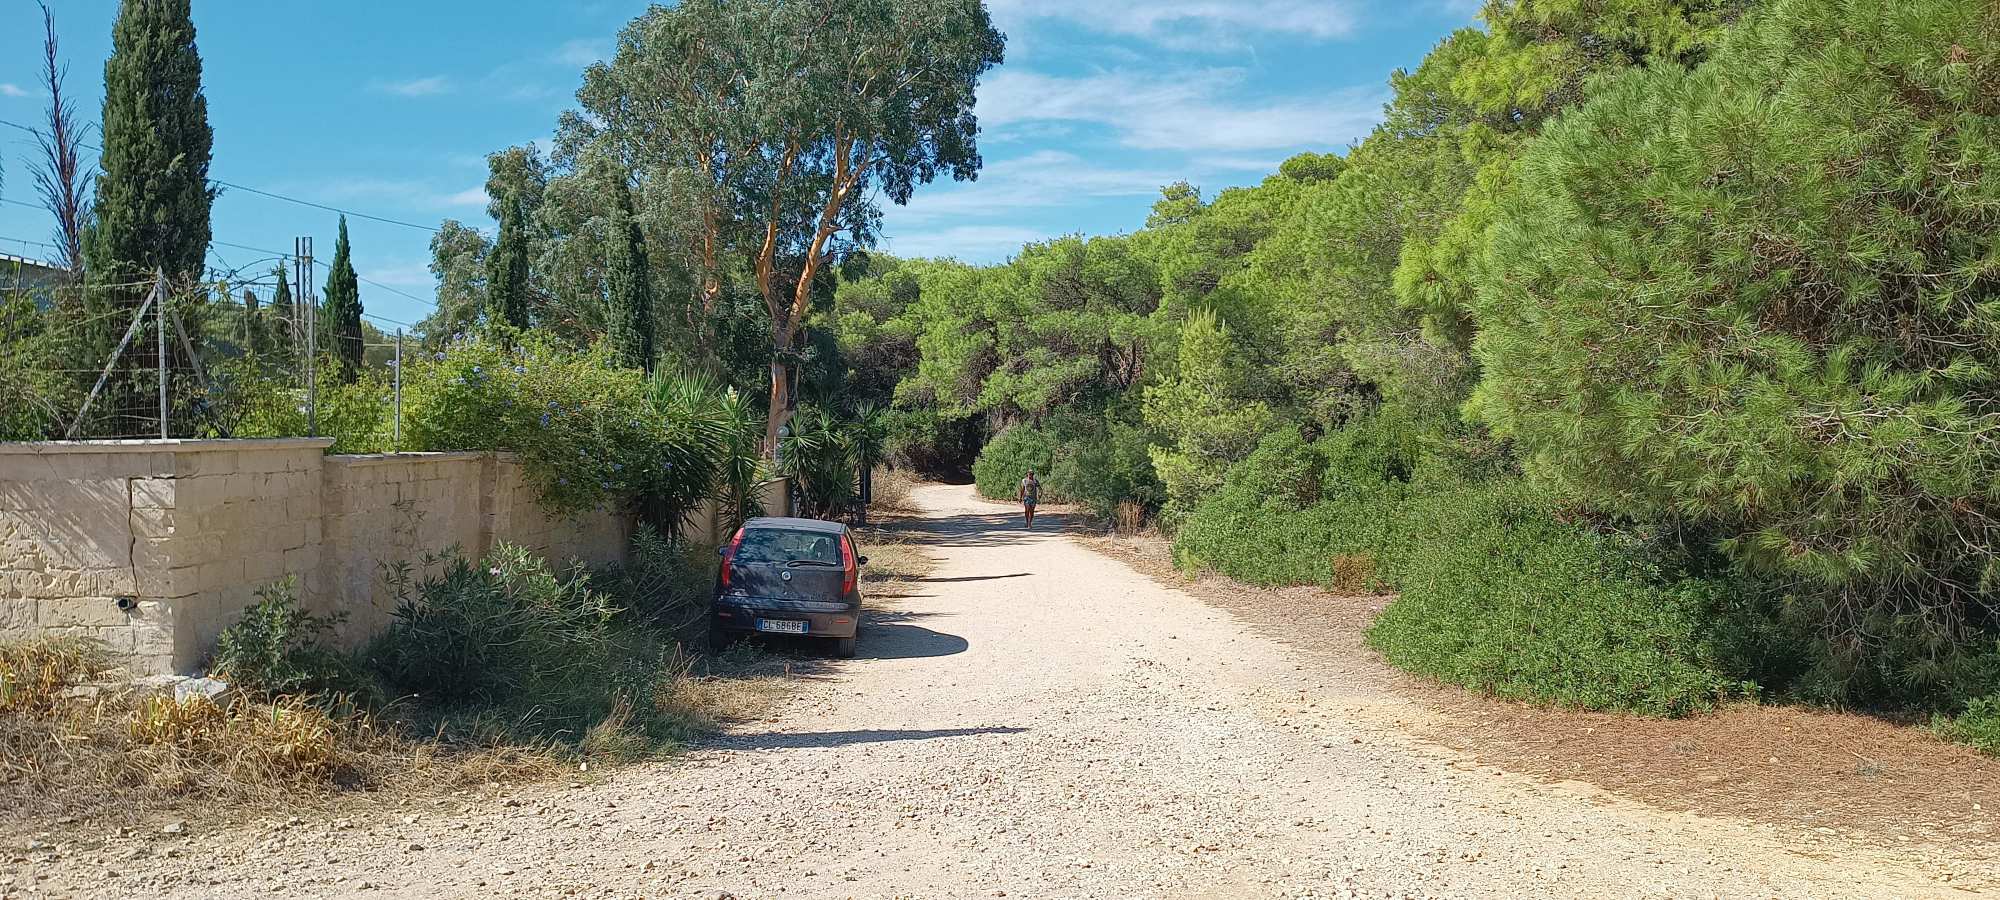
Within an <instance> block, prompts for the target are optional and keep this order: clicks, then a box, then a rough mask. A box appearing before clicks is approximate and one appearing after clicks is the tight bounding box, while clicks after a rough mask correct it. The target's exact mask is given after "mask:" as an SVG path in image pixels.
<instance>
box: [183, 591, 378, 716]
mask: <svg viewBox="0 0 2000 900" xmlns="http://www.w3.org/2000/svg"><path fill="white" fill-rule="evenodd" d="M257 598H258V599H257V602H256V603H253V604H251V605H250V607H249V608H247V609H245V610H244V611H243V618H241V619H239V620H237V622H236V624H234V625H231V626H229V627H228V628H225V629H223V630H222V635H221V636H220V637H219V638H217V640H216V644H215V656H214V658H213V659H212V660H211V662H210V666H209V668H210V669H211V670H212V671H213V672H214V673H215V676H216V677H217V678H221V679H223V680H224V681H227V682H229V683H230V684H231V685H233V686H235V687H238V688H242V689H244V690H247V691H251V692H253V693H257V694H262V695H264V696H266V697H282V696H301V695H302V696H317V697H332V696H334V695H348V696H351V697H357V698H360V699H363V700H366V699H369V698H370V697H371V696H372V694H373V691H374V685H373V683H372V682H371V681H370V679H369V678H368V676H367V675H366V673H365V672H364V671H363V669H362V667H361V666H360V665H359V664H358V663H357V662H356V661H355V659H354V658H353V657H352V656H350V655H349V654H347V653H344V652H342V651H340V650H339V649H337V648H335V647H333V646H332V645H331V644H330V643H328V638H329V637H330V635H331V634H332V632H333V629H334V628H335V626H337V625H338V624H339V622H340V619H339V617H338V616H317V615H314V614H312V613H311V612H309V611H307V610H306V609H305V608H304V607H303V606H301V605H300V604H299V599H298V593H297V587H296V583H295V582H294V580H293V579H290V578H287V579H285V580H284V581H281V582H278V583H276V584H271V585H266V586H264V587H262V588H259V589H258V591H257Z"/></svg>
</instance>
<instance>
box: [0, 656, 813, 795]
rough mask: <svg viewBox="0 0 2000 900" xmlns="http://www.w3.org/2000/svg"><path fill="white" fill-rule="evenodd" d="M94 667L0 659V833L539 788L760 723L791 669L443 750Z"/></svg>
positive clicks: (676, 690)
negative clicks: (543, 733)
mask: <svg viewBox="0 0 2000 900" xmlns="http://www.w3.org/2000/svg"><path fill="white" fill-rule="evenodd" d="M102 660H103V656H102V654H100V653H97V652H94V651H93V650H92V649H91V648H90V647H88V646H87V645H84V644H81V643H76V642H65V641H36V642H33V643H28V644H15V645H0V809H7V810H8V811H9V818H10V820H11V821H10V822H8V823H6V824H7V827H8V828H21V829H27V828H35V827H44V826H46V824H47V823H48V822H49V821H52V820H57V819H59V818H60V819H63V820H81V821H86V822H99V823H102V822H126V821H134V820H136V819H138V818H140V817H144V816H147V815H151V814H159V813H166V812H175V813H178V814H181V815H185V816H188V817H190V818H194V817H200V816H202V815H204V814H215V813H221V812H226V813H228V814H230V815H232V816H236V815H240V814H241V812H242V811H244V810H246V809H252V810H254V809H270V810H276V809H290V810H297V809H302V808H306V807H314V806H321V805H326V804H335V805H339V804H341V803H343V801H344V799H345V798H359V797H372V798H375V799H373V800H370V801H369V802H381V799H380V798H381V797H382V796H383V795H388V796H389V797H390V798H395V797H401V796H421V795H435V794H438V793H441V792H445V791H452V790H458V789H463V788H471V787H476V786H479V785H482V784H492V783H496V782H517V781H522V780H535V779H543V778H548V777H553V776H555V775H558V774H560V773H564V772H571V773H573V772H575V771H576V770H577V764H578V763H579V762H603V763H610V764H616V763H622V762H630V761H634V760H638V759H644V758H652V757H657V756H659V755H660V754H662V753H663V752H668V751H671V750H673V749H676V748H678V747H679V746H681V745H683V744H685V743H686V742H688V741H692V740H694V739H696V738H698V737H700V736H701V735H703V734H706V733H708V732H711V731H713V730H715V729H718V728H721V727H723V726H724V725H727V724H729V723H731V722H736V721H742V720H745V719H749V718H752V717H754V716H756V715H758V714H759V713H760V712H761V710H763V709H765V708H767V707H768V706H769V704H770V703H772V702H773V701H774V699H775V698H777V697H778V696H780V695H782V694H783V693H784V692H785V691H787V690H789V689H790V686H791V681H792V680H793V679H792V675H793V673H792V672H791V671H790V664H789V663H787V662H786V661H784V660H782V659H778V658H776V657H772V656H768V655H766V654H762V653H757V652H754V651H752V650H749V649H747V648H746V649H740V650H734V651H731V652H730V653H727V654H723V655H722V656H719V657H697V656H689V655H685V654H676V655H675V656H674V657H672V658H671V660H670V661H669V662H668V663H667V664H666V665H664V666H663V667H662V669H661V671H660V672H659V674H658V676H657V677H658V679H659V681H658V683H657V685H656V688H655V690H654V691H653V695H652V703H653V704H654V707H655V709H654V710H652V712H654V713H656V715H652V716H642V715H640V714H639V713H640V712H641V711H639V710H635V709H633V708H632V706H631V703H630V701H629V700H621V701H619V704H618V706H617V707H616V708H615V709H614V711H613V714H612V715H611V716H610V717H608V718H607V719H605V720H604V721H602V722H600V723H598V724H597V725H596V726H595V727H593V728H592V729H590V731H589V732H588V733H587V734H585V735H584V736H583V737H582V738H581V740H579V741H578V742H577V743H576V744H575V745H574V746H570V745H564V744H560V743H557V742H555V741H552V740H540V741H537V740H532V739H524V738H521V737H519V736H517V735H515V734H513V733H510V732H508V731H507V730H505V729H492V730H488V731H484V732H478V731H475V732H474V733H475V734H483V735H484V736H481V737H469V736H467V735H466V734H464V733H460V734H458V735H456V736H454V737H453V738H450V739H447V738H445V737H444V736H443V735H444V734H445V731H444V730H443V729H442V728H439V729H436V730H434V731H426V730H424V729H425V728H426V727H428V726H423V725H418V724H415V723H416V721H418V720H417V719H408V718H398V716H399V714H400V713H407V712H411V710H402V709H397V708H394V707H392V708H391V709H389V710H386V711H384V712H382V713H380V714H371V713H367V712H363V711H359V710H356V709H354V708H352V707H351V706H348V705H344V704H341V703H338V702H327V701H317V702H316V701H313V700H308V699H304V698H296V697H288V698H279V699H277V700H262V699H258V698H253V697H250V696H247V695H245V694H242V693H240V692H236V691H228V692H225V693H223V694H221V695H218V696H216V697H214V698H210V697H206V696H200V695H189V696H186V697H180V698H176V697H175V696H173V695H172V694H171V693H167V692H163V691H159V690H156V689H142V688H137V687H134V686H131V685H128V684H122V683H113V682H111V681H109V680H108V676H107V672H106V668H105V666H104V665H103V662H102ZM336 699H337V698H336ZM642 720H643V723H642ZM663 723H664V724H663ZM433 724H435V723H433ZM663 728H664V730H665V733H662V729H663ZM0 830H5V829H0Z"/></svg>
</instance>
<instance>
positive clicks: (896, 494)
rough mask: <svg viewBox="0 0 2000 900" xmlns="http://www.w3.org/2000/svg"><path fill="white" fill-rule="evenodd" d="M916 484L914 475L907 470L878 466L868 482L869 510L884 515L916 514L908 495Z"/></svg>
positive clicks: (914, 488)
mask: <svg viewBox="0 0 2000 900" xmlns="http://www.w3.org/2000/svg"><path fill="white" fill-rule="evenodd" d="M918 484H919V481H918V479H917V476H916V473H914V472H911V471H909V470H908V469H890V468H887V467H880V466H878V467H877V468H876V469H875V471H874V473H873V474H872V476H871V479H870V482H869V489H870V491H871V492H872V494H873V496H872V497H871V502H870V504H869V508H870V509H873V510H875V511H877V512H884V513H913V512H916V511H917V508H916V505H915V504H914V503H912V502H911V501H910V495H911V493H912V492H913V491H915V490H916V486H917V485H918Z"/></svg>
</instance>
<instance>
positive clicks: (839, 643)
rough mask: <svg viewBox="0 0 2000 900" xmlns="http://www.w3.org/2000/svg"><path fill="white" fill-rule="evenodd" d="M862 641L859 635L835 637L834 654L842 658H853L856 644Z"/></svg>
mask: <svg viewBox="0 0 2000 900" xmlns="http://www.w3.org/2000/svg"><path fill="white" fill-rule="evenodd" d="M860 642H861V639H860V638H859V637H846V638H835V639H834V642H833V655H835V656H838V657H840V658H841V659H853V658H854V648H855V645H857V644H859V643H860Z"/></svg>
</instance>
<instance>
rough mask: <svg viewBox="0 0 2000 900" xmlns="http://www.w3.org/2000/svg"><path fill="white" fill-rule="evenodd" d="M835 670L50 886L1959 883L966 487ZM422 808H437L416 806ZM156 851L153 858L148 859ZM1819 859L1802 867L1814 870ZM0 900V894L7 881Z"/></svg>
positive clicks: (1458, 892)
mask: <svg viewBox="0 0 2000 900" xmlns="http://www.w3.org/2000/svg"><path fill="white" fill-rule="evenodd" d="M915 502H917V503H918V504H920V505H921V506H922V507H923V508H924V509H925V511H926V514H927V518H926V519H925V520H924V521H923V522H922V523H920V525H919V526H918V528H919V530H920V533H921V539H922V541H923V542H924V543H925V544H927V545H928V547H929V549H930V552H931V553H932V555H933V556H934V557H935V558H936V560H937V563H938V566H937V569H936V571H935V572H934V573H932V574H931V575H930V576H928V577H926V578H924V579H921V580H920V581H919V582H917V583H914V584H906V585H905V586H904V591H903V593H905V594H906V596H903V597H900V598H894V599H886V600H885V601H884V604H883V605H884V609H883V611H881V612H879V613H877V614H876V616H875V621H873V623H872V625H871V627H869V628H868V629H867V630H866V631H865V632H864V634H863V638H862V642H861V653H860V656H859V658H857V659H855V660H853V661H850V662H834V663H829V664H828V665H827V667H826V668H825V669H824V671H823V673H821V674H818V675H815V676H813V677H810V678H807V679H804V680H803V682H804V683H802V685H801V687H800V690H799V691H798V692H797V693H796V694H795V695H794V696H792V697H791V698H790V699H789V700H787V701H785V702H784V703H783V704H782V705H781V706H780V707H779V708H777V709H775V710H773V711H772V713H771V715H770V716H769V717H768V719H767V720H765V721H759V722H755V723H751V724H749V725H745V726H742V727H739V728H737V729H735V730H734V731H733V732H732V733H730V734H728V735H725V736H723V737H721V738H718V739H717V740H715V741H714V742H713V743H711V744H710V745H709V746H707V747H705V748H703V749H701V750H698V751H696V752H694V753H691V754H689V755H687V756H685V757H683V758H680V759H678V760H675V761H673V762H670V763H662V764H656V765H648V766H639V767H633V768H628V769H623V770H619V771H617V772H615V773H614V774H612V775H610V776H609V777H608V778H606V779H604V780H601V781H592V782H590V783H578V784H567V785H565V784H555V785H543V786H536V787H526V788H507V789H496V790H494V791H489V792H487V793H486V794H485V795H483V796H465V797H459V798H452V799H447V800H440V801H428V800H426V801H422V802H421V803H418V804H415V805H406V806H401V807H395V808H385V809H382V810H379V811H377V812H376V813H374V814H372V815H356V816H355V817H354V818H353V820H352V821H351V822H349V821H346V820H341V821H335V822H329V821H324V820H310V821H304V822H294V823H290V824H286V823H277V822H271V823H257V824H245V825H243V826H240V827H239V828H236V829H231V830H220V831H217V830H213V829H208V828H203V827H199V826H197V827H194V828H192V829H190V830H189V833H187V834H185V835H178V836H166V835H158V834H150V833H149V834H146V835H143V836H133V837H130V838H110V837H107V840H106V841H105V842H104V844H103V845H102V846H99V847H96V848H88V847H81V848H76V849H73V850H71V851H69V852H68V853H67V854H65V856H64V858H63V860H62V861H61V862H60V863H59V864H58V865H57V867H56V869H55V870H54V871H53V872H50V873H49V874H50V875H51V876H52V877H51V878H50V879H49V880H47V881H44V882H42V883H41V884H40V885H39V888H40V890H42V891H45V892H48V893H53V894H55V895H58V896H61V895H66V894H68V895H80V896H104V897H124V896H169V897H190V898H191V897H224V898H232V897H249V896H259V895H263V896H268V895H271V894H273V893H274V892H275V893H279V894H287V895H297V896H332V897H367V898H372V897H384V896H398V897H402V896H408V897H424V898H435V897H517V896H518V897H549V896H588V897H711V898H713V897H719V896H733V897H741V898H753V897H754V898H765V897H786V896H793V897H917V898H939V897H1001V896H1007V897H1020V898H1068V897H1105V898H1127V897H1185V898H1205V897H1216V898H1222V897H1229V898H1235V897H1357V896H1358V897H1406V896H1408V897H1468V896H1471V897H1489V896H1490V897H1538V896H1553V897H1711V896H1726V897H1850V896H1889V897H1896V896H1903V897H1917V896H1922V897H1932V896H1956V895H1957V894H1958V892H1957V891H1956V890H1955V889H1953V888H1951V887H1949V886H1947V885H1943V884H1936V883H1932V882H1929V881H1926V880H1925V879H1924V878H1923V877H1922V876H1921V875H1920V874H1919V873H1918V872H1917V871H1916V870H1915V869H1914V867H1913V866H1911V864H1910V863H1909V862H1908V861H1907V860H1905V859H1903V858H1901V857H1897V856H1894V855H1891V854H1888V853H1886V852H1877V851H1874V850H1871V849H1868V848H1864V847H1832V846H1829V845H1828V844H1826V843H1824V842H1820V843H1817V844H1812V845H1810V846H1808V844H1807V842H1806V841H1804V840H1803V839H1802V838H1803V837H1804V836H1803V835H1800V834H1791V833H1787V832H1785V831H1782V830H1778V829H1774V828H1771V827H1767V826H1753V825H1750V824H1746V823H1741V822H1735V821H1728V820H1715V819H1703V818H1698V817H1694V816H1689V815H1686V814H1672V813H1667V812H1662V811H1658V810H1654V809H1652V808H1650V807H1646V806H1641V805H1637V804H1634V803H1631V802H1628V801H1622V800H1618V799H1616V798H1613V797H1611V796H1609V795H1605V794H1603V793H1601V792H1594V790H1593V789H1590V788H1586V787H1583V786H1580V785H1570V784H1548V783H1543V782H1537V781H1533V780H1530V779H1527V778H1524V777H1519V776H1515V775H1511V774H1508V773H1505V772H1503V771H1499V770H1496V769H1493V768H1490V767H1482V766H1479V765H1477V764H1474V763H1472V762H1470V761H1469V760H1468V759H1467V758H1466V757H1463V756H1461V755H1458V754H1455V753H1453V752H1451V751H1448V750H1445V749H1442V748H1440V747H1437V746H1435V745H1432V744H1428V743H1425V742H1423V741H1422V740H1420V739H1419V738H1417V737H1415V736H1414V729H1413V728H1412V727H1411V726H1413V725H1415V724H1417V723H1418V720H1420V719H1421V718H1422V717H1423V716H1425V715H1427V713H1425V712H1424V711H1422V710H1421V709H1419V708H1417V707H1416V706H1414V705H1412V704H1411V703H1409V702H1407V701H1405V700H1402V699H1399V698H1398V697H1397V696H1396V695H1394V694H1393V693H1390V692H1389V691H1387V690H1385V689H1383V688H1382V687H1380V686H1379V685H1376V684H1355V683H1352V682H1351V679H1346V678H1343V677H1342V676H1341V674H1340V673H1338V672H1333V673H1328V672H1326V671H1324V669H1323V668H1320V667H1312V666H1308V665H1306V664H1305V663H1304V662H1303V661H1302V659H1301V658H1300V657H1298V656H1297V655H1296V654H1295V651H1293V650H1290V649H1288V648H1286V647H1284V646H1282V645H1280V644H1278V643H1276V642H1274V641H1272V640H1270V639H1269V638H1266V637H1262V636H1259V635H1258V634H1256V633H1253V632H1252V631H1251V630H1250V629H1249V628H1248V627H1247V626H1245V625H1243V624H1240V623H1238V622H1237V621H1236V620H1234V619H1232V618H1231V617H1230V616H1229V615H1227V614H1226V613H1224V612H1221V611H1219V610H1216V609H1213V608H1211V607H1209V606H1206V605H1204V604H1203V603H1201V602H1200V601H1199V600H1196V599H1194V598H1192V597H1190V596H1188V595H1186V594H1184V593H1181V592H1180V591H1177V590H1173V589H1171V588H1168V587H1162V586H1160V585H1159V584H1157V583H1155V582H1154V581H1152V580H1149V579H1148V578H1146V577H1144V576H1143V575H1140V574H1138V573H1135V572H1134V571H1133V570H1131V569H1130V568H1129V567H1127V566H1126V565H1125V564H1124V563H1121V562H1118V561H1116V560H1113V559H1110V558H1108V557H1105V556H1102V555H1099V554H1097V553H1094V552H1092V551H1090V550H1088V549H1086V548H1085V547H1083V546H1081V545H1080V544H1078V543H1076V542H1074V541H1073V540H1071V539H1069V538H1066V537H1064V536H1062V535H1060V534H1058V533H1056V532H1055V531H1054V530H1052V529H1050V530H1037V531H1035V532H1032V533H1030V532H1025V531H1023V530H1022V529H1021V528H1020V527H1019V522H1018V518H1014V517H1011V516H1009V515H1008V510H1007V509H1006V508H1005V507H1000V506H995V505H992V504H987V503H983V502H981V501H978V500H976V499H975V498H974V497H973V496H972V494H971V492H970V489H968V488H959V487H926V488H922V489H920V490H919V491H918V492H917V493H916V496H915ZM434 804H436V805H434ZM170 853H171V854H172V855H171V856H169V855H168V854H170ZM1808 854H1810V855H1808ZM6 893H7V889H6V888H4V887H0V894H6Z"/></svg>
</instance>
